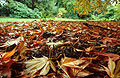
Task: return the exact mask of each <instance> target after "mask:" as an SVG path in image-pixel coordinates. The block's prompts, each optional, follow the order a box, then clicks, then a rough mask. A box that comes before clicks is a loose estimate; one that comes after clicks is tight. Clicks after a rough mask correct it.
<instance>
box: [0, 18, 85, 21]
mask: <svg viewBox="0 0 120 78" xmlns="http://www.w3.org/2000/svg"><path fill="white" fill-rule="evenodd" d="M34 20H36V21H40V19H24V18H9V17H5V18H3V17H2V18H0V22H14V21H17V22H22V21H24V22H31V21H34ZM42 20H56V21H83V20H79V19H67V18H57V17H55V18H43V19H42Z"/></svg>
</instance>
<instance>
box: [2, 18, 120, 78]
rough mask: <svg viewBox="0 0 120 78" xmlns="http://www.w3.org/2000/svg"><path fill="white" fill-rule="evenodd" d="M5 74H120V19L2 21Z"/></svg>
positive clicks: (44, 77) (107, 77) (89, 77)
mask: <svg viewBox="0 0 120 78" xmlns="http://www.w3.org/2000/svg"><path fill="white" fill-rule="evenodd" d="M4 22H5V21H4ZM5 77H8V78H30V77H31V78H119V77H120V22H113V21H111V22H110V21H109V22H108V21H53V20H48V21H44V20H40V21H32V22H18V21H15V22H6V23H1V24H0V78H5Z"/></svg>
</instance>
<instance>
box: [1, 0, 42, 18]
mask: <svg viewBox="0 0 120 78" xmlns="http://www.w3.org/2000/svg"><path fill="white" fill-rule="evenodd" d="M0 10H1V11H2V12H1V14H0V15H2V16H10V17H16V18H40V16H41V13H40V12H39V11H38V10H37V9H35V10H32V9H30V8H28V7H27V6H26V5H25V4H23V3H20V2H17V1H14V2H10V3H9V4H7V5H4V6H3V7H1V8H0Z"/></svg>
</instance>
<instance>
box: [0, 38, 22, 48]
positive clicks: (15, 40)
mask: <svg viewBox="0 0 120 78" xmlns="http://www.w3.org/2000/svg"><path fill="white" fill-rule="evenodd" d="M20 41H24V38H23V37H22V36H20V37H18V38H17V39H11V40H8V41H7V42H5V43H4V44H3V45H2V46H0V47H6V46H11V45H13V44H16V45H18V43H19V42H20Z"/></svg>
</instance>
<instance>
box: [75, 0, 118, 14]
mask: <svg viewBox="0 0 120 78" xmlns="http://www.w3.org/2000/svg"><path fill="white" fill-rule="evenodd" d="M118 1H119V0H76V1H75V3H74V4H75V8H74V11H77V12H78V13H79V15H88V13H89V12H92V11H96V12H98V13H101V12H105V11H106V9H107V6H108V5H112V4H113V3H117V2H118Z"/></svg>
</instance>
